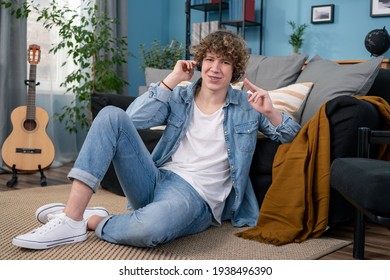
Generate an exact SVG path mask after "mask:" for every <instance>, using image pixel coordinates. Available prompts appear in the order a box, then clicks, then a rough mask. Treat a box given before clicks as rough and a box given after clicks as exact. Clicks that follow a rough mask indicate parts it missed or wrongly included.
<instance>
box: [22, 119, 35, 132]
mask: <svg viewBox="0 0 390 280" xmlns="http://www.w3.org/2000/svg"><path fill="white" fill-rule="evenodd" d="M23 127H24V129H25V130H27V131H32V130H34V129H35V128H36V127H37V123H36V122H35V121H34V120H26V121H25V122H24V124H23Z"/></svg>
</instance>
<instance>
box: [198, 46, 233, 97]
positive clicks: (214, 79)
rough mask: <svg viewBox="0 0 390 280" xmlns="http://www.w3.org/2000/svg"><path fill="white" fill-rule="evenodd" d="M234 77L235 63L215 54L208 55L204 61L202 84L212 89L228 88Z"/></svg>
mask: <svg viewBox="0 0 390 280" xmlns="http://www.w3.org/2000/svg"><path fill="white" fill-rule="evenodd" d="M232 76H233V62H232V61H231V60H230V59H228V58H226V57H223V56H220V55H217V54H215V53H211V52H209V53H207V54H206V56H205V58H204V59H203V61H202V82H205V83H206V85H207V86H208V87H209V88H210V89H212V90H217V89H219V88H226V87H228V86H229V84H230V82H231V80H232Z"/></svg>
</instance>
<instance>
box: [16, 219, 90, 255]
mask: <svg viewBox="0 0 390 280" xmlns="http://www.w3.org/2000/svg"><path fill="white" fill-rule="evenodd" d="M86 239H87V223H86V221H85V220H83V221H74V220H72V219H71V218H69V217H67V216H66V215H65V213H61V214H57V215H50V216H49V221H48V222H47V223H46V224H45V225H43V226H41V227H39V228H36V229H34V230H32V231H30V232H28V233H26V234H22V235H19V236H16V237H15V238H14V239H13V240H12V244H13V245H15V246H18V247H22V248H28V249H49V248H52V247H55V246H59V245H65V244H71V243H76V242H81V241H84V240H86Z"/></svg>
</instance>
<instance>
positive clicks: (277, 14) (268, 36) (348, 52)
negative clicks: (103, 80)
mask: <svg viewBox="0 0 390 280" xmlns="http://www.w3.org/2000/svg"><path fill="white" fill-rule="evenodd" d="M325 4H334V5H335V14H334V23H329V24H311V21H310V18H311V7H312V6H315V5H325ZM150 7H153V8H150ZM259 7H260V1H259V0H257V2H256V10H257V13H256V16H257V19H258V14H259V12H258V11H259ZM225 16H226V13H225ZM209 17H210V18H209V19H210V20H216V19H217V17H218V15H217V13H209ZM203 18H204V13H203V12H200V11H195V10H192V11H191V22H201V21H203ZM289 20H293V21H295V22H296V23H298V24H302V23H307V24H309V28H308V29H307V31H306V33H305V36H304V44H303V48H302V49H301V52H302V53H306V54H308V55H309V58H310V57H313V56H315V55H317V54H318V55H320V56H322V57H323V58H326V59H369V58H370V54H369V53H368V51H367V50H366V48H365V46H364V38H365V37H366V35H367V33H368V32H369V31H371V30H373V29H377V28H383V26H386V28H387V27H388V25H389V24H390V17H375V18H373V17H371V16H370V0H326V1H325V0H277V1H275V0H264V27H263V55H267V56H276V55H289V54H291V52H292V48H291V46H290V45H289V44H288V38H289V35H290V33H291V29H290V26H289V25H288V24H287V21H289ZM185 22H186V17H185V0H142V1H134V0H130V1H129V49H130V52H131V53H132V54H133V55H135V56H136V57H135V58H130V59H129V83H130V92H129V94H130V95H134V96H135V95H138V86H140V85H144V84H145V79H144V74H143V73H142V72H141V70H140V68H139V59H138V56H139V45H140V44H146V45H150V43H151V42H152V41H153V40H154V39H157V40H160V41H161V42H162V43H163V44H168V43H169V42H170V41H171V40H173V39H177V40H178V41H180V42H182V43H183V44H185V29H186V25H185ZM388 29H389V30H390V27H389V28H388ZM258 36H259V29H258V28H248V29H247V31H246V35H245V38H246V40H247V43H248V46H249V47H250V48H251V49H252V53H254V54H256V53H258V52H259V41H258ZM384 56H385V57H386V58H390V52H389V51H388V52H387V53H386V54H385V55H384Z"/></svg>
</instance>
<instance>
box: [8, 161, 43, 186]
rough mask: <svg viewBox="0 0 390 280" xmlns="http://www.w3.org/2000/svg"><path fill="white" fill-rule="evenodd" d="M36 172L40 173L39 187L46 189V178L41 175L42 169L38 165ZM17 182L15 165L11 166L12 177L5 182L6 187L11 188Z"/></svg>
mask: <svg viewBox="0 0 390 280" xmlns="http://www.w3.org/2000/svg"><path fill="white" fill-rule="evenodd" d="M38 170H39V173H41V186H42V187H46V186H47V181H46V176H45V174H44V173H43V169H42V167H41V165H40V164H39V165H38ZM17 181H18V175H17V171H16V165H15V164H14V165H13V166H12V177H11V179H10V180H9V181H8V182H7V187H8V188H12V187H13V186H14V185H15V184H16V183H17Z"/></svg>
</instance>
